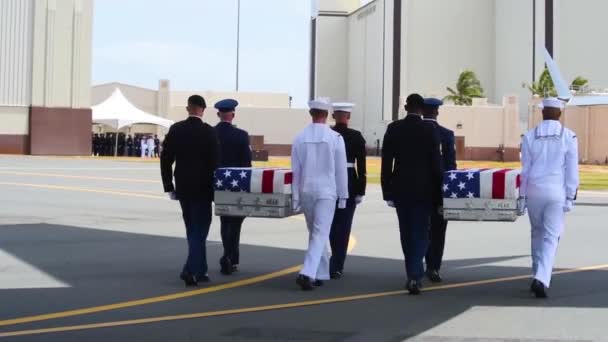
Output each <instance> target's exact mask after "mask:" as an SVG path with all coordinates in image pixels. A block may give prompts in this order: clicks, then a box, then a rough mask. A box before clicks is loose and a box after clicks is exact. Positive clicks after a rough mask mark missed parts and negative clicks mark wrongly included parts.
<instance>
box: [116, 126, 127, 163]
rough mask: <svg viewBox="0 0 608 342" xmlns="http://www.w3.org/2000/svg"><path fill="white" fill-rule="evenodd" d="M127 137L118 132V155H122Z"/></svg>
mask: <svg viewBox="0 0 608 342" xmlns="http://www.w3.org/2000/svg"><path fill="white" fill-rule="evenodd" d="M126 140H127V138H126V137H125V134H124V133H122V132H121V133H118V156H119V157H123V156H124V155H125V144H126Z"/></svg>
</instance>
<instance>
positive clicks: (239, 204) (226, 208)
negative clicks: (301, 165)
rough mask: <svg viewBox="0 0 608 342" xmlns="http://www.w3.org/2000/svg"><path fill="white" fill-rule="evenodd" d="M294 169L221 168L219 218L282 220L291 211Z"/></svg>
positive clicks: (217, 179) (218, 177)
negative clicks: (236, 217)
mask: <svg viewBox="0 0 608 342" xmlns="http://www.w3.org/2000/svg"><path fill="white" fill-rule="evenodd" d="M292 181H293V176H292V173H291V170H289V169H280V168H219V169H217V170H216V171H215V179H214V186H215V199H214V202H215V214H216V215H218V216H240V217H268V218H283V217H288V216H293V215H296V214H298V213H297V212H294V210H293V208H292V198H291V184H292Z"/></svg>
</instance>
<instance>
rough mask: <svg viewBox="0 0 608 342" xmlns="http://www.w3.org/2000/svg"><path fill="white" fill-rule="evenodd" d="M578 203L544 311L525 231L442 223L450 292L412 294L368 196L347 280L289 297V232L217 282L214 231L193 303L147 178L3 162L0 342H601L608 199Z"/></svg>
mask: <svg viewBox="0 0 608 342" xmlns="http://www.w3.org/2000/svg"><path fill="white" fill-rule="evenodd" d="M580 202H581V203H585V205H581V206H578V207H577V208H576V210H575V211H574V212H573V213H572V214H571V215H569V217H568V222H567V227H566V233H565V235H564V237H563V238H562V242H561V246H560V249H559V253H558V259H557V265H556V267H557V269H556V272H558V273H560V274H556V275H555V278H554V284H553V286H552V288H551V290H550V295H551V298H550V299H549V300H546V301H539V300H536V299H533V298H531V296H530V294H529V293H528V292H527V289H528V285H529V279H528V276H529V273H530V269H529V264H530V258H529V254H530V252H529V245H530V238H529V227H528V223H527V220H526V218H523V219H520V220H519V221H518V222H516V223H461V222H452V223H450V226H449V228H448V229H449V231H448V241H447V250H446V256H445V264H444V269H443V272H442V273H443V276H444V278H445V280H446V281H445V283H444V284H442V285H440V286H433V285H431V284H428V286H429V287H428V290H429V291H428V292H425V293H424V294H423V295H422V296H420V297H411V296H408V295H406V294H405V293H404V291H403V285H404V282H405V271H404V266H403V257H402V252H401V248H400V245H399V238H398V229H397V219H396V216H395V214H394V212H393V211H392V210H390V209H389V208H387V207H386V206H385V205H384V203H383V202H382V200H381V195H380V189H379V188H378V187H377V186H371V187H370V189H369V192H368V196H367V197H366V200H365V202H364V204H363V205H362V206H360V208H359V209H358V211H357V214H356V218H355V224H354V228H353V235H354V242H355V243H354V249H353V250H352V252H351V255H350V256H349V258H348V259H347V265H346V274H345V277H344V278H343V279H341V280H339V281H331V282H327V283H326V284H325V286H324V287H322V288H319V289H317V290H316V291H314V292H312V293H303V292H301V291H299V290H298V289H297V287H296V285H295V283H294V279H295V272H296V270H297V267H296V266H298V265H299V264H300V263H301V262H302V260H303V250H304V249H305V248H306V243H307V232H306V228H305V225H304V221H303V220H302V219H301V218H299V217H295V218H288V219H283V220H263V219H248V220H246V221H245V225H244V231H243V236H242V243H243V246H242V252H241V255H242V259H243V260H242V265H241V271H240V272H239V273H237V274H235V275H234V276H230V277H225V276H222V275H220V274H219V265H218V263H217V260H218V259H219V257H220V255H221V252H222V247H221V243H220V242H219V241H220V237H219V226H218V222H217V221H218V220H215V221H214V223H213V227H212V229H211V234H210V238H209V239H210V242H209V248H208V254H209V265H210V276H211V278H212V283H210V284H208V285H205V286H201V287H199V288H197V289H194V290H193V289H186V288H184V286H183V284H182V282H181V281H180V280H179V279H178V278H177V275H178V273H179V270H180V268H181V265H182V263H183V261H184V257H185V252H186V249H185V246H186V243H185V240H184V228H183V224H182V221H181V217H180V212H179V208H178V205H177V204H176V203H175V202H172V201H169V200H168V199H166V197H165V196H164V194H163V193H162V187H161V185H160V180H159V170H158V165H157V163H140V162H127V161H111V160H92V159H87V158H84V159H74V158H42V157H40V158H35V157H12V156H0V340H2V339H6V340H15V341H405V340H411V341H608V329H607V328H606V322H608V253H607V252H606V247H605V244H606V241H608V231H607V228H606V222H607V221H608V211H607V210H606V209H605V208H604V206H605V205H606V204H608V196H606V194H604V193H601V192H596V193H581V194H580ZM588 204H589V205H588ZM589 267H590V268H589ZM587 268H588V269H587ZM276 272H278V273H276ZM260 277H261V278H260ZM134 301H135V302H134ZM85 308H88V309H87V310H80V311H71V310H78V309H85ZM49 314H50V315H49ZM15 335H18V336H15Z"/></svg>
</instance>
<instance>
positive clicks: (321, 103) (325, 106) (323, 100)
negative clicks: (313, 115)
mask: <svg viewBox="0 0 608 342" xmlns="http://www.w3.org/2000/svg"><path fill="white" fill-rule="evenodd" d="M308 107H310V109H318V110H326V111H328V112H329V111H331V109H332V106H331V100H330V99H329V97H319V98H316V99H314V100H312V101H308Z"/></svg>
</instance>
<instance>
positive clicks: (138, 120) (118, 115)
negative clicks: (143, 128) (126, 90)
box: [92, 88, 173, 130]
mask: <svg viewBox="0 0 608 342" xmlns="http://www.w3.org/2000/svg"><path fill="white" fill-rule="evenodd" d="M92 109H93V123H97V124H103V125H107V126H110V127H112V128H115V129H117V130H118V129H121V128H123V127H127V126H132V125H135V124H151V125H158V126H163V127H167V128H169V127H171V125H172V124H173V121H172V120H168V119H163V118H161V117H159V116H156V115H152V114H148V113H146V112H144V111H143V110H141V109H139V108H137V107H135V106H134V105H133V104H131V102H129V100H127V98H126V97H125V96H124V95H123V94H122V92H121V91H120V89H118V88H116V89H115V90H114V92H113V93H112V95H111V96H110V97H109V98H108V99H107V100H105V101H104V102H102V103H100V104H98V105H97V106H93V108H92Z"/></svg>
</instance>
